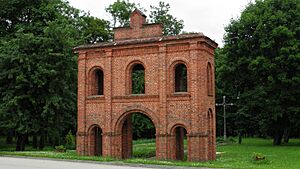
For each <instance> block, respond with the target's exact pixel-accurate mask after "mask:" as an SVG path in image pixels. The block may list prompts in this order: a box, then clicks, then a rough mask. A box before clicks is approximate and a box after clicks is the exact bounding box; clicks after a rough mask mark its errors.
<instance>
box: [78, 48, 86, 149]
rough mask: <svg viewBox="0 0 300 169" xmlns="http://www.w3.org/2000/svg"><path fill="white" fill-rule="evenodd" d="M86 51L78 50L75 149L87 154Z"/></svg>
mask: <svg viewBox="0 0 300 169" xmlns="http://www.w3.org/2000/svg"><path fill="white" fill-rule="evenodd" d="M86 79H87V78H86V53H85V52H79V56H78V91H77V92H78V93H77V97H78V99H77V100H78V101H77V106H78V109H77V111H78V112H77V113H78V118H77V120H78V121H77V134H76V141H77V143H76V144H77V145H76V151H77V153H78V154H80V155H87V136H86V132H87V131H86V115H85V113H86V112H85V99H86V87H87V86H86V85H87V82H86Z"/></svg>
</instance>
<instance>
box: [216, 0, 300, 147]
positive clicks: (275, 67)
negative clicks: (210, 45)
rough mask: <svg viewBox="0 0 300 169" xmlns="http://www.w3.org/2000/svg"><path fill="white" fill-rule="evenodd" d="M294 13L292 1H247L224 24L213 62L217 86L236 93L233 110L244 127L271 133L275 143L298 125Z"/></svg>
mask: <svg viewBox="0 0 300 169" xmlns="http://www.w3.org/2000/svg"><path fill="white" fill-rule="evenodd" d="M299 17H300V5H299V2H298V1H297V0H284V1H281V0H264V1H256V2H255V3H250V4H249V5H248V6H247V7H246V9H245V10H244V11H243V12H242V14H241V17H240V18H238V19H236V20H231V23H230V24H229V25H228V26H227V27H226V29H225V30H226V35H225V37H224V42H225V45H224V48H223V49H222V51H221V54H220V57H219V58H218V61H217V62H219V64H220V66H219V67H218V68H217V81H218V82H219V83H221V82H222V83H221V85H219V86H218V87H219V88H221V89H222V92H223V93H228V94H229V95H236V93H238V92H240V93H241V96H240V100H239V101H238V109H237V112H238V114H241V115H243V116H244V117H243V119H246V123H247V124H245V125H247V126H248V127H246V126H244V127H245V129H246V130H248V132H249V130H252V131H253V132H254V133H255V134H258V135H264V134H267V135H270V136H272V137H273V138H274V142H273V143H274V144H275V145H279V144H281V140H282V137H284V133H285V134H288V133H290V132H288V131H287V130H290V129H291V128H295V127H297V126H299V125H298V123H299V106H298V103H297V98H299V94H300V90H299V84H300V83H299V82H300V75H299V59H300V52H299V49H300V48H299V43H300V41H299V38H300V29H299V25H300V20H299V19H295V18H299ZM248 117H249V119H248ZM295 119H298V120H295ZM249 127H250V128H251V127H253V128H252V129H249ZM298 131H299V129H298ZM286 137H288V136H287V135H286Z"/></svg>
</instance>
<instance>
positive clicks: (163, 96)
mask: <svg viewBox="0 0 300 169" xmlns="http://www.w3.org/2000/svg"><path fill="white" fill-rule="evenodd" d="M158 57H159V112H158V114H159V115H158V116H159V117H160V119H159V123H160V125H159V126H158V125H157V126H155V127H156V159H167V158H168V145H169V144H168V134H167V123H168V122H167V118H166V117H167V91H168V90H167V71H168V68H167V59H166V46H165V45H161V46H159V53H158Z"/></svg>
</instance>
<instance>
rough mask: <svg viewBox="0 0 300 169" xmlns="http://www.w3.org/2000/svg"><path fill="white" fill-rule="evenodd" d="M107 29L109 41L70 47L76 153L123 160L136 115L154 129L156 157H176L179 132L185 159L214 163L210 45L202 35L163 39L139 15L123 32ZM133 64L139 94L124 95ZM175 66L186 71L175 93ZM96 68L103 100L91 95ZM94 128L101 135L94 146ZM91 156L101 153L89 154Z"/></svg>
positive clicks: (128, 91)
mask: <svg viewBox="0 0 300 169" xmlns="http://www.w3.org/2000/svg"><path fill="white" fill-rule="evenodd" d="M114 31H115V40H114V41H113V42H106V43H99V44H92V45H82V46H79V47H76V48H75V51H76V52H77V53H78V55H79V57H78V130H77V153H78V154H80V155H95V154H100V155H101V154H102V155H103V156H110V157H116V158H128V157H130V156H131V152H132V124H131V122H130V120H129V119H130V116H131V114H132V113H134V112H139V113H142V114H145V115H147V116H148V117H149V118H150V119H151V120H152V122H153V124H154V126H155V128H156V158H157V159H178V158H180V157H181V154H179V153H180V152H179V151H181V150H180V148H179V149H178V147H176V146H180V144H182V142H180V140H178V139H180V138H182V137H183V135H184V134H185V133H183V132H181V130H182V128H184V129H185V130H186V135H187V141H188V160H190V161H207V160H214V159H215V158H216V144H215V143H216V138H215V131H216V128H215V126H216V123H215V120H216V116H215V106H214V105H215V94H214V93H215V87H214V86H215V85H214V84H215V80H214V49H215V48H216V47H217V44H216V43H215V42H214V41H212V40H211V39H209V38H208V37H206V36H204V35H203V34H201V33H199V34H185V35H178V36H167V37H164V36H162V27H161V25H160V24H149V25H148V24H147V23H146V19H145V16H144V15H143V14H142V13H141V12H139V11H138V10H136V11H134V12H133V13H132V15H131V24H130V27H126V28H117V29H115V30H114ZM136 64H142V65H143V66H144V69H145V94H138V95H134V94H131V71H132V67H133V66H134V65H136ZM178 64H184V65H185V66H186V68H187V92H175V67H176V65H178ZM96 70H99V71H102V73H103V84H104V86H103V95H98V94H97V90H98V88H97V85H98V84H97V79H95V71H96ZM178 127H182V128H181V130H178V129H177V128H178ZM96 128H97V129H99V131H101V137H99V138H101V140H98V141H97V139H95V137H97V136H96V134H95V133H97V132H95V131H96V130H95V129H96ZM97 131H98V130H97ZM182 131H183V130H182ZM97 146H101V147H100V148H95V147H97ZM96 149H97V150H96ZM98 150H101V152H98V153H95V152H96V151H98Z"/></svg>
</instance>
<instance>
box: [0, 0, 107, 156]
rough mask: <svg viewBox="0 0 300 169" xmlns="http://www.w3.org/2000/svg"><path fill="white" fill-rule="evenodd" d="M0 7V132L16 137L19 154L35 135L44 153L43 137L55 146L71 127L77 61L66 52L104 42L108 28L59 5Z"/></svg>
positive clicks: (55, 1) (19, 2)
mask: <svg viewBox="0 0 300 169" xmlns="http://www.w3.org/2000/svg"><path fill="white" fill-rule="evenodd" d="M0 4H2V5H3V4H4V6H5V8H3V9H2V10H1V14H3V15H1V25H2V26H3V28H4V31H3V32H4V33H2V34H1V36H0V44H1V45H0V70H1V72H0V81H1V86H0V95H1V98H2V100H1V102H0V127H1V128H4V129H7V130H10V129H14V130H15V131H16V133H17V136H18V141H17V146H16V150H18V151H22V150H24V149H25V143H26V140H27V138H28V135H34V136H37V135H39V138H40V140H39V148H43V147H44V144H45V140H46V136H48V137H50V138H54V140H53V142H54V144H60V140H61V139H60V138H61V137H62V136H64V135H65V134H66V133H67V132H68V131H69V130H73V131H74V130H75V126H76V107H77V106H76V102H77V96H76V88H77V83H76V82H77V73H76V72H77V71H76V70H77V57H76V56H74V55H73V52H72V48H73V47H75V46H76V45H79V44H82V43H87V42H90V43H94V42H98V41H106V40H107V39H108V38H109V34H110V31H109V30H108V29H107V27H108V23H107V22H105V21H103V20H99V19H96V18H93V17H89V16H88V15H87V14H84V13H81V12H80V11H79V10H78V9H75V8H73V7H71V6H69V4H68V3H67V2H63V1H61V0H40V1H24V0H13V1H9V2H6V1H5V2H4V3H0ZM95 23H96V24H98V23H101V24H99V25H98V26H97V25H96V24H95ZM89 25H91V26H89ZM99 30H100V33H98V31H99ZM34 140H35V141H34V142H35V144H37V140H36V137H34Z"/></svg>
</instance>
